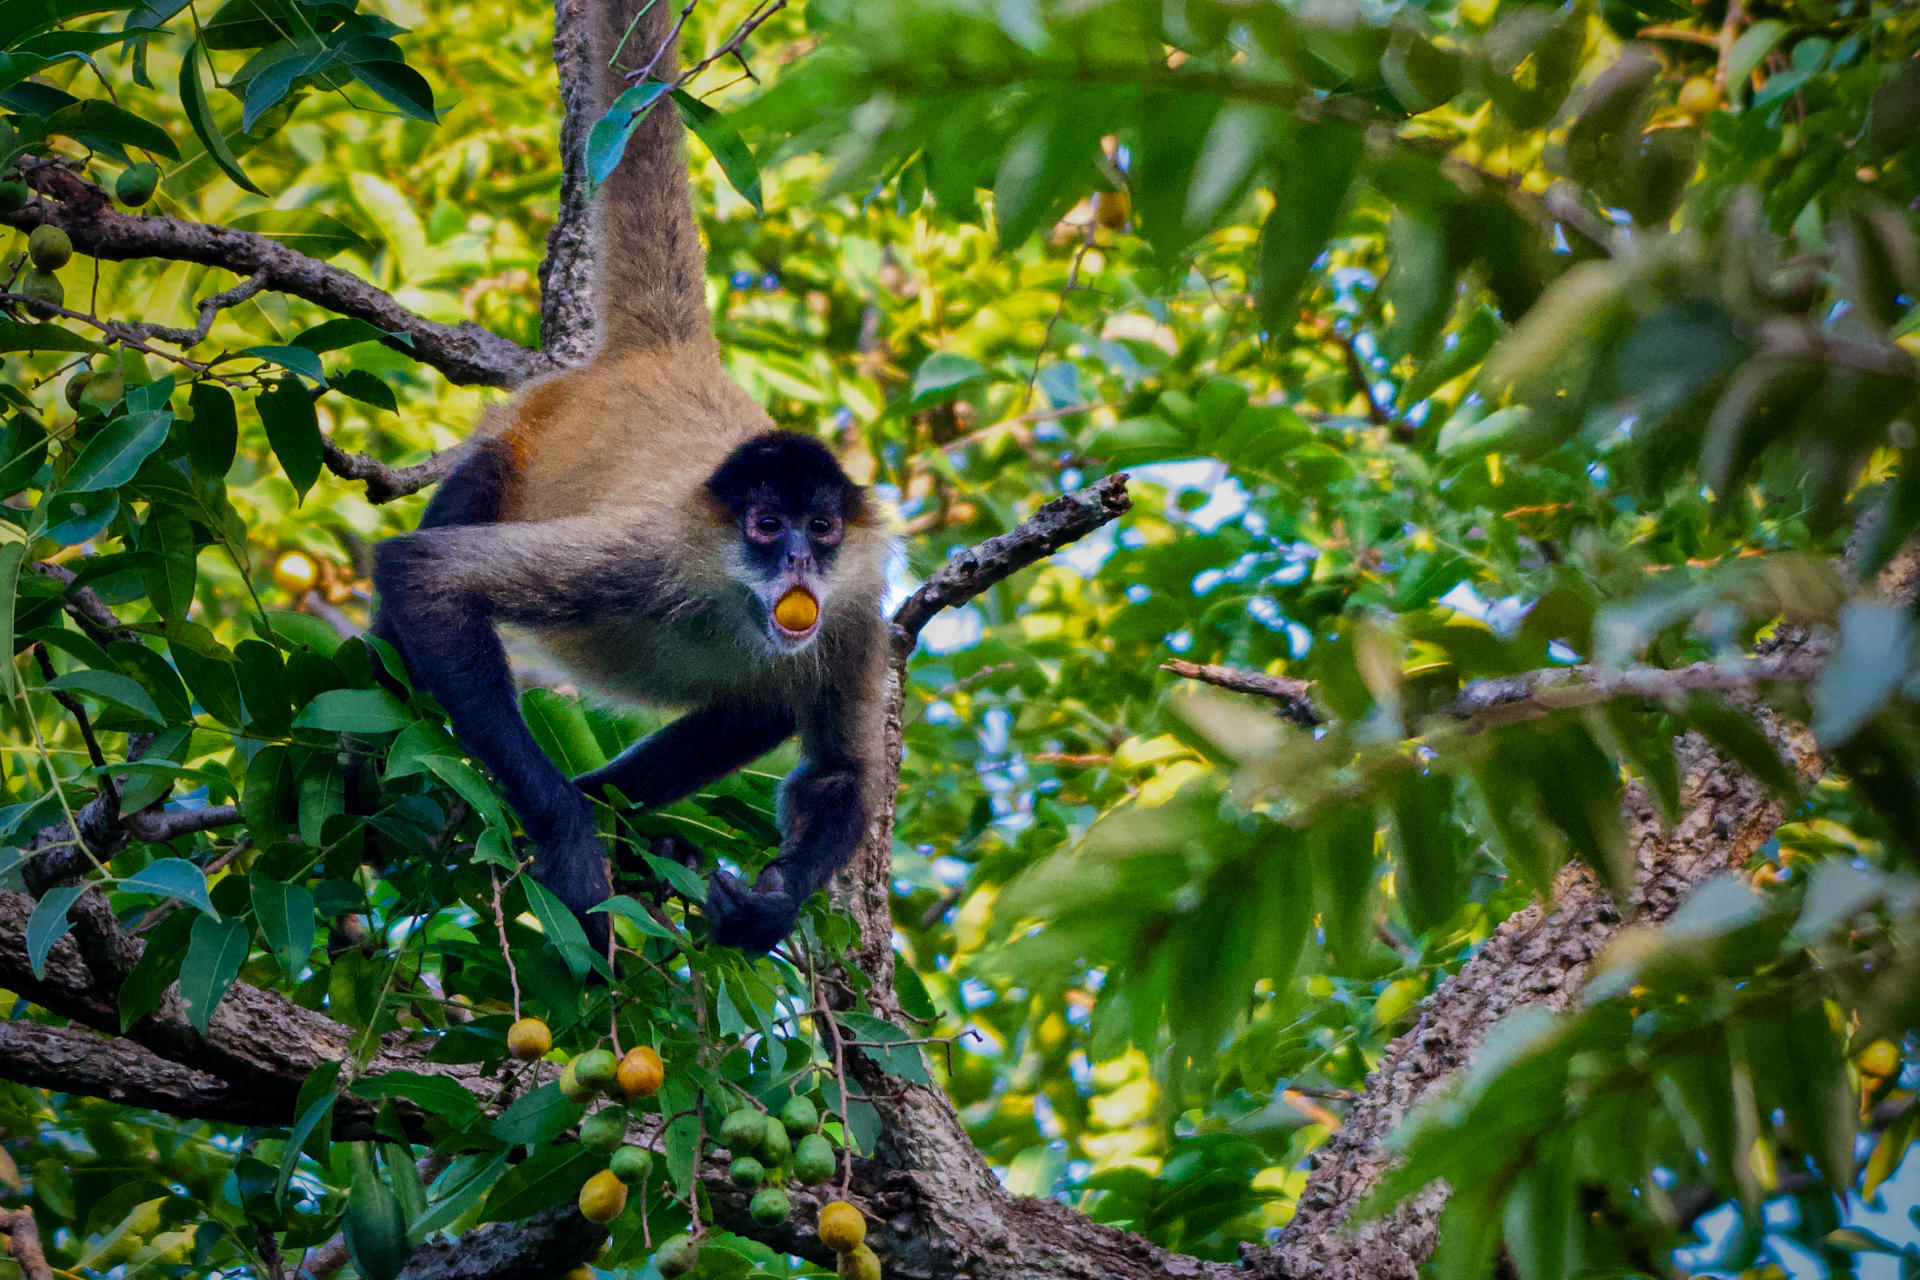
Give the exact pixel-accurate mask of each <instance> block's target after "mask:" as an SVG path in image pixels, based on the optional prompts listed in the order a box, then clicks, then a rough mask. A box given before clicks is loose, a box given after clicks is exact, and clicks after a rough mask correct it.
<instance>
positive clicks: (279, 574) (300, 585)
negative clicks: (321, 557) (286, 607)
mask: <svg viewBox="0 0 1920 1280" xmlns="http://www.w3.org/2000/svg"><path fill="white" fill-rule="evenodd" d="M318 581H320V566H319V565H317V564H315V563H314V562H313V557H312V556H309V555H307V554H306V553H305V552H302V551H288V552H285V553H284V554H282V555H281V557H280V558H279V559H278V560H275V561H274V562H273V582H274V585H275V586H277V587H279V588H280V589H281V590H282V591H289V592H292V593H293V594H295V595H304V594H306V593H307V592H309V591H311V590H313V584H314V583H316V582H318Z"/></svg>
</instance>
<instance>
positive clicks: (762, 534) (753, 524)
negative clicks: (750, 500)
mask: <svg viewBox="0 0 1920 1280" xmlns="http://www.w3.org/2000/svg"><path fill="white" fill-rule="evenodd" d="M747 535H748V536H749V537H751V538H753V539H755V540H756V541H761V542H770V541H772V540H773V539H775V538H777V537H779V536H780V517H779V516H777V515H775V514H773V512H771V511H760V512H755V513H753V514H751V515H749V516H748V517H747Z"/></svg>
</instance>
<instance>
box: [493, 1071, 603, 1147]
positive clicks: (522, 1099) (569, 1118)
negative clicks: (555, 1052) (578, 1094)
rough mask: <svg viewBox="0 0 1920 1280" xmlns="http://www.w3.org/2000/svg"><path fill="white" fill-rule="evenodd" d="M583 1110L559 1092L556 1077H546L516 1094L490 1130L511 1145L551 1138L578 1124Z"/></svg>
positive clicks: (551, 1139)
mask: <svg viewBox="0 0 1920 1280" xmlns="http://www.w3.org/2000/svg"><path fill="white" fill-rule="evenodd" d="M584 1110H585V1108H583V1107H582V1106H581V1105H580V1104H579V1103H577V1102H571V1101H569V1100H568V1099H567V1095H565V1094H564V1093H561V1092H560V1082H559V1081H557V1080H549V1081H548V1082H547V1083H546V1084H543V1085H541V1086H540V1087H539V1088H538V1089H533V1090H530V1091H529V1092H527V1093H524V1094H521V1095H520V1096H519V1097H518V1098H515V1099H514V1100H513V1105H511V1106H509V1107H508V1108H507V1109H506V1110H505V1111H502V1112H501V1113H500V1116H499V1118H498V1119H496V1120H495V1121H494V1122H493V1125H492V1133H493V1136H494V1137H496V1138H498V1139H500V1141H502V1142H505V1143H508V1144H509V1145H511V1146H520V1145H521V1144H523V1143H531V1144H535V1145H538V1144H541V1143H547V1142H552V1141H553V1140H554V1139H555V1138H557V1137H559V1136H560V1135H561V1134H563V1133H565V1132H566V1131H567V1130H569V1129H571V1128H573V1126H574V1125H576V1124H579V1123H580V1117H581V1115H582V1113H583V1112H584Z"/></svg>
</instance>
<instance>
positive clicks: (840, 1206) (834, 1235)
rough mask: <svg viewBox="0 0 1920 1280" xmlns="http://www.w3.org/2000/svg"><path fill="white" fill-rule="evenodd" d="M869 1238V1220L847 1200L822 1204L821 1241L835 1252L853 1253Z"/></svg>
mask: <svg viewBox="0 0 1920 1280" xmlns="http://www.w3.org/2000/svg"><path fill="white" fill-rule="evenodd" d="M866 1238H867V1220H866V1219H865V1218H864V1217H862V1216H861V1215H860V1211H859V1210H858V1209H856V1208H854V1207H853V1206H852V1205H850V1204H848V1203H847V1202H846V1201H845V1200H830V1201H828V1202H827V1203H826V1204H823V1205H821V1206H820V1243H822V1244H824V1245H826V1246H827V1248H829V1249H831V1250H833V1251H834V1252H835V1253H851V1252H853V1251H854V1250H855V1249H858V1248H859V1247H860V1246H861V1244H862V1243H864V1242H865V1240H866Z"/></svg>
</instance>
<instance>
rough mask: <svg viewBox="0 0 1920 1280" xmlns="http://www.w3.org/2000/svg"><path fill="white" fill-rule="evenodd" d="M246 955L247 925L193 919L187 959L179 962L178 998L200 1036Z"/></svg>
mask: <svg viewBox="0 0 1920 1280" xmlns="http://www.w3.org/2000/svg"><path fill="white" fill-rule="evenodd" d="M246 958H247V926H246V925H244V924H242V923H240V922H239V921H238V920H216V919H215V918H214V917H212V916H201V917H200V918H199V919H197V920H195V921H194V922H193V937H192V940H191V941H190V942H189V943H188V945H187V958H186V959H185V960H183V961H181V962H180V1001H181V1003H182V1004H184V1005H185V1006H186V1010H187V1021H188V1022H191V1023H192V1024H193V1026H194V1029H195V1030H197V1031H198V1032H200V1034H201V1035H205V1034H206V1033H207V1019H208V1018H210V1017H212V1016H213V1011H214V1008H215V1007H216V1006H218V1005H219V1003H220V1000H221V998H222V997H224V996H225V995H226V994H227V988H229V987H231V986H232V985H233V980H234V979H235V978H237V977H239V976H240V966H241V965H242V964H243V963H245V962H246Z"/></svg>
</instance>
